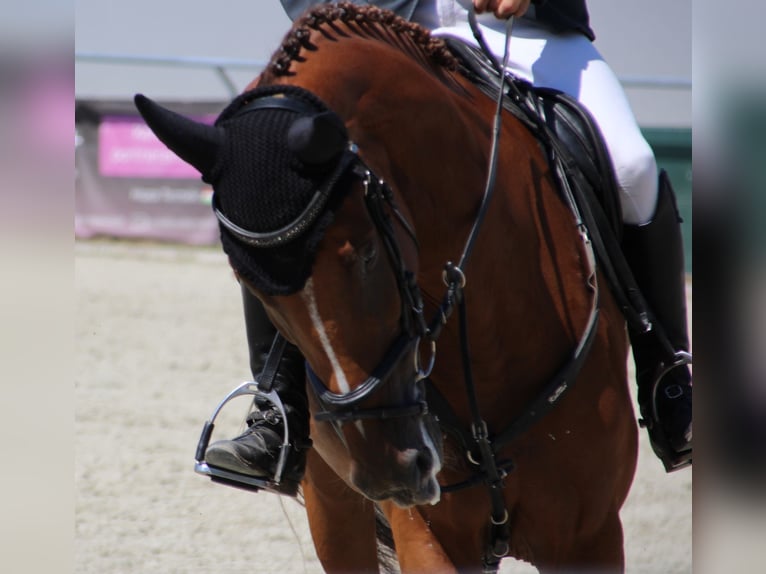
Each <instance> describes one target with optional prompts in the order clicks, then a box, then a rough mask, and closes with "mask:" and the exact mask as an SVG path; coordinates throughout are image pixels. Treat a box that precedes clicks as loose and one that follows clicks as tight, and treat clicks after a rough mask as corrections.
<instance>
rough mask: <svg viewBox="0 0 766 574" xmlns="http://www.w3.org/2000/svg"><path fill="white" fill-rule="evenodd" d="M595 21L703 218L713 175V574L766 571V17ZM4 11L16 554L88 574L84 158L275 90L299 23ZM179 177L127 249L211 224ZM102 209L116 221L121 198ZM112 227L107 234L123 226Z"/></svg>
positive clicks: (265, 14)
mask: <svg viewBox="0 0 766 574" xmlns="http://www.w3.org/2000/svg"><path fill="white" fill-rule="evenodd" d="M588 4H589V7H590V11H591V15H592V23H593V26H594V28H595V30H596V33H597V36H598V39H597V42H596V44H597V46H598V47H599V49H600V50H601V51H602V53H603V54H604V55H605V57H606V59H607V60H608V61H609V62H610V63H611V64H612V66H613V68H614V69H615V71H616V72H617V74H618V76H619V77H620V78H621V79H622V80H623V82H624V84H625V86H626V89H627V91H628V94H629V97H630V99H631V103H632V105H633V107H634V111H635V112H636V115H637V117H638V119H639V122H640V123H641V125H642V126H643V127H644V129H646V130H647V136H648V139H649V140H650V142H652V143H653V145H654V146H655V150H656V151H657V155H658V158H659V160H660V161H661V162H667V163H666V165H667V166H668V167H672V168H673V169H674V170H675V171H674V175H673V179H674V184H675V185H676V187H677V189H678V190H679V193H680V194H684V193H686V192H685V191H684V190H685V189H688V194H687V198H688V199H685V200H683V201H685V202H686V207H685V209H687V210H690V209H691V182H692V173H693V175H694V183H695V185H694V193H693V195H694V213H693V220H694V245H695V250H694V252H695V254H696V258H695V261H694V279H695V281H694V287H695V289H694V290H695V294H696V296H697V301H696V304H695V306H694V310H695V311H694V312H695V320H696V321H695V331H694V350H695V359H696V362H695V371H696V379H697V383H698V387H699V388H700V389H701V390H699V389H698V391H699V392H698V393H697V399H698V400H697V406H696V407H695V416H696V419H697V421H698V424H697V425H696V427H697V438H696V439H695V449H696V451H697V454H696V455H695V457H696V459H695V467H696V469H697V470H696V477H695V485H694V497H695V506H694V519H695V568H694V569H695V571H700V572H710V573H715V572H721V571H725V570H733V569H735V568H736V569H737V570H738V571H740V572H760V571H762V566H763V564H764V563H765V562H766V552H765V551H764V548H763V540H766V520H764V518H766V509H765V508H764V507H765V506H766V501H765V500H764V499H765V498H766V470H764V468H765V467H766V430H765V428H766V361H765V360H764V356H766V353H764V351H765V350H766V344H765V343H766V327H765V326H766V266H765V265H764V241H765V240H766V238H764V231H763V230H764V229H765V228H766V227H764V223H763V222H764V215H766V200H764V197H766V196H765V195H764V192H766V161H765V160H766V86H765V85H764V78H766V62H764V56H763V54H764V50H763V47H762V42H761V38H762V35H763V32H762V28H763V22H764V21H766V6H764V5H763V4H762V3H761V2H758V1H756V0H732V1H730V2H728V3H726V4H725V5H721V4H720V3H714V2H713V1H712V0H693V1H691V0H677V1H674V2H660V1H659V0H648V1H646V2H642V3H627V2H615V1H614V0H591V1H590V2H589V3H588ZM1 5H2V7H3V8H4V10H3V17H2V18H0V125H1V126H2V129H1V130H0V162H1V163H0V165H1V166H2V169H1V171H0V173H2V175H3V177H2V184H0V194H1V195H0V197H1V198H2V200H3V203H2V205H3V208H2V209H1V210H0V239H2V241H0V263H2V264H3V269H4V274H3V280H2V281H0V295H2V298H0V324H1V325H2V329H0V343H1V344H0V364H1V365H2V367H0V368H1V369H2V377H0V381H2V385H3V387H2V388H3V391H4V399H5V403H4V404H5V405H6V406H7V408H6V409H5V415H6V416H5V417H4V418H3V421H2V425H3V426H2V429H3V431H4V436H5V438H6V444H7V447H8V448H7V450H6V452H5V459H6V463H7V464H6V467H7V468H6V472H5V473H3V475H2V478H0V481H2V482H0V484H2V485H3V487H4V488H3V491H4V493H3V497H2V508H3V509H4V511H5V513H6V516H7V517H9V519H7V520H5V521H3V524H2V525H1V526H0V532H2V536H0V539H1V540H2V543H0V552H1V553H2V554H3V556H4V559H5V560H6V562H7V563H10V564H14V563H15V560H19V561H20V562H22V563H23V564H25V566H26V568H25V569H24V570H25V571H30V572H37V571H42V570H43V568H45V569H48V570H51V569H53V570H54V571H69V570H71V568H70V566H71V564H72V560H71V555H72V552H71V533H72V512H73V499H72V494H71V493H72V492H73V489H74V486H73V476H74V472H73V456H72V452H73V449H72V444H71V429H72V416H71V413H72V410H73V407H72V397H71V386H70V385H69V381H71V379H72V374H73V365H72V359H71V357H72V350H73V345H74V344H75V342H73V341H72V336H71V332H72V329H71V325H72V320H73V317H72V315H73V303H72V301H73V290H74V281H73V271H72V250H73V243H72V234H73V231H74V233H75V234H76V235H78V236H81V237H82V238H83V239H84V238H85V237H89V236H90V237H95V236H99V234H101V233H103V232H104V231H103V230H102V229H99V228H98V227H97V226H96V224H98V218H95V222H94V221H93V220H91V221H88V220H81V221H80V223H82V226H81V228H80V231H78V224H77V218H78V210H79V209H81V207H80V205H81V202H80V201H79V199H78V198H79V195H78V194H80V190H81V189H82V188H83V187H84V185H82V186H81V184H82V182H83V181H85V180H86V179H87V178H86V177H83V176H82V174H83V173H84V172H83V171H82V168H81V163H80V159H79V158H78V159H77V164H76V165H77V170H76V171H77V174H78V177H77V179H78V183H77V184H76V185H75V183H74V181H75V178H73V177H72V175H73V173H74V171H73V166H75V162H76V160H75V147H77V148H78V150H79V149H80V147H81V146H86V144H85V142H86V141H87V140H88V138H90V139H91V140H92V139H94V138H95V140H96V143H97V142H98V138H99V126H100V125H101V123H102V120H103V119H104V118H108V119H109V120H110V121H111V122H112V124H111V125H110V124H108V123H107V126H109V127H110V129H112V132H111V134H110V133H108V132H109V130H108V129H107V130H106V132H107V136H106V139H107V140H108V141H109V139H110V138H111V141H112V142H113V143H119V142H120V141H122V140H121V139H120V138H121V137H123V136H124V133H125V132H124V128H125V126H124V124H123V123H121V121H120V117H121V116H125V115H130V114H132V110H131V109H130V106H129V105H128V102H129V101H130V98H131V97H132V94H133V93H135V92H144V93H146V94H147V95H150V96H151V97H154V98H156V99H159V100H161V101H163V102H166V103H178V104H179V105H180V106H190V107H189V108H188V111H190V113H192V114H195V115H199V116H200V117H202V118H205V117H209V115H210V114H215V113H216V111H217V110H219V109H220V108H221V107H222V105H223V103H224V102H226V101H227V100H228V99H229V98H230V96H231V93H232V91H238V90H240V89H241V88H242V87H243V86H244V84H245V83H246V82H247V81H249V79H251V78H252V77H254V76H255V75H256V74H257V73H258V68H259V66H260V65H262V64H263V62H264V61H265V60H266V59H267V58H268V56H269V55H270V52H271V50H272V49H273V48H274V47H275V46H276V45H277V44H278V42H279V40H280V38H281V37H282V35H283V34H284V32H285V31H286V30H287V27H288V25H289V22H288V20H287V18H286V17H285V16H284V14H283V13H282V11H281V8H280V6H279V5H278V3H277V2H264V1H263V0H256V1H250V2H244V1H239V0H228V1H226V2H224V3H219V4H216V5H212V4H209V3H196V2H180V1H175V0H164V1H161V2H156V1H155V2H149V1H146V0H133V1H131V2H125V1H116V0H115V1H109V0H100V1H96V0H77V1H74V2H73V1H72V0H38V1H37V2H34V3H29V2H21V1H20V0H3V1H2V4H1ZM75 25H76V27H75ZM205 59H207V60H208V61H207V62H205V61H204V60H205ZM138 60H141V61H140V62H139V61H138ZM147 60H154V62H147ZM171 60H172V61H171ZM692 76H693V78H694V84H693V89H692V90H691V91H690V90H689V86H690V82H691V78H692ZM657 81H659V83H660V84H661V85H658V84H657ZM75 110H77V111H78V114H77V115H78V117H77V124H76V133H75V141H74V143H75V146H72V139H71V137H72V127H73V125H75ZM181 110H182V111H185V108H181ZM692 125H693V126H694V131H693V132H692V131H691V127H692ZM81 129H82V132H84V133H82V132H81ZM121 129H123V131H121ZM88 130H90V133H88ZM653 130H654V131H653ZM139 137H140V134H139ZM690 137H691V138H692V141H693V147H692V145H691V142H690V140H689V138H690ZM82 149H87V146H86V147H84V148H82ZM113 149H114V150H115V155H114V156H113V157H112V158H111V159H113V160H115V162H114V164H113V169H114V170H116V171H114V172H112V175H104V176H103V177H104V179H105V180H106V179H111V180H118V179H119V180H126V181H127V180H131V179H132V178H134V177H135V175H136V173H135V171H133V172H131V171H130V169H131V168H128V174H125V173H124V172H123V173H122V175H119V173H120V171H119V170H120V169H123V170H124V169H125V166H124V165H122V166H120V165H119V161H118V160H119V159H120V158H122V159H123V160H124V158H125V157H130V148H128V150H127V151H126V150H125V149H122V150H121V149H120V148H119V146H116V145H115V146H114V147H113ZM78 153H80V152H79V151H78ZM88 153H90V154H93V153H96V154H97V153H98V147H96V148H95V150H94V148H91V150H90V151H89V152H88ZM689 154H693V160H694V162H693V170H691V171H690V165H691V164H690V163H689V157H690V155H689ZM139 155H140V154H139ZM85 156H87V154H83V160H82V161H83V164H82V165H85V164H86V159H87V158H86V157H85ZM87 161H90V162H91V164H92V163H93V157H92V156H91V159H90V160H87ZM123 163H124V162H123ZM128 163H129V162H128ZM159 163H162V160H159ZM144 167H146V166H144ZM165 167H166V166H165ZM165 167H163V166H159V167H157V166H155V167H154V168H153V169H155V171H153V172H151V177H146V176H144V178H143V179H144V180H145V181H144V182H143V183H144V184H145V185H143V186H134V187H133V188H131V187H129V186H128V187H123V188H121V189H122V191H121V192H118V193H122V194H123V195H128V196H129V198H130V200H131V202H132V204H133V205H132V207H131V206H130V204H129V205H128V207H127V208H126V206H125V205H123V206H122V207H121V209H127V210H128V211H127V212H128V213H133V211H131V210H133V209H135V211H137V212H138V213H139V214H140V213H142V212H143V213H144V215H143V216H138V217H136V218H128V219H127V222H128V223H129V224H130V225H127V224H126V220H123V221H122V224H123V230H124V229H125V228H127V229H129V231H127V232H125V231H123V232H122V233H126V235H125V237H130V236H131V235H130V233H134V234H135V233H141V232H142V233H146V234H148V235H149V236H151V233H153V232H152V231H151V230H152V229H156V225H155V223H156V224H158V225H160V226H163V225H164V227H165V229H164V233H167V232H168V229H169V228H172V227H173V223H172V220H171V221H169V220H168V219H167V218H166V217H165V215H164V213H163V212H160V216H159V217H157V221H156V222H155V221H151V219H153V216H152V215H151V213H150V212H147V211H146V209H145V208H146V206H148V205H153V206H155V207H160V208H162V207H161V206H163V205H165V204H167V203H170V205H171V206H175V208H180V207H183V208H184V209H189V210H190V211H189V212H190V213H191V214H192V215H189V217H194V218H196V217H197V215H198V212H199V213H202V211H206V210H207V207H206V204H205V202H206V200H207V198H208V195H207V192H206V190H204V189H202V188H201V187H198V184H197V183H196V180H195V179H194V178H188V177H181V178H178V177H170V178H169V177H167V174H164V175H158V174H160V173H162V172H161V169H165ZM132 169H134V170H135V169H138V168H137V167H136V166H135V165H133V168H132ZM170 169H171V173H173V172H172V169H173V168H172V167H171V168H170ZM131 173H132V175H130V174H131ZM91 175H92V177H93V178H95V177H101V176H102V174H99V173H98V172H95V173H94V174H91ZM137 179H140V178H137ZM91 183H92V182H91ZM174 186H177V188H178V189H180V190H181V191H180V192H178V193H177V194H176V193H175V192H174V191H173V190H174V189H176V188H175V187H174ZM91 187H92V188H97V187H98V186H97V185H92V186H91ZM141 187H143V189H141ZM136 188H138V189H137V190H136ZM116 189H120V188H116ZM131 189H133V191H131ZM73 192H74V193H73ZM96 198H98V196H96ZM179 198H180V199H179ZM96 201H102V203H101V206H102V207H103V208H104V209H105V210H107V211H108V209H113V206H111V205H110V204H109V203H108V202H105V200H104V198H103V197H102V198H101V199H97V200H96ZM173 202H174V203H173ZM97 205H98V203H97ZM136 205H137V206H138V208H136ZM689 212H690V211H689ZM109 214H110V217H111V212H109ZM81 215H82V214H81ZM85 215H90V216H92V215H93V212H88V213H85ZM96 215H98V213H96ZM110 217H107V218H105V219H106V221H104V219H102V221H101V224H110V225H115V220H114V218H112V221H111V223H110V222H109V219H110ZM142 217H143V221H142ZM200 217H202V216H200ZM91 219H92V218H91ZM691 220H692V218H691V217H687V218H686V222H685V233H686V234H687V237H691V235H690V232H691V231H690V229H691V226H690V223H691ZM73 221H74V225H73ZM201 221H204V220H199V221H198V222H201ZM117 223H120V222H117ZM89 225H90V227H89ZM142 225H143V227H142ZM201 225H203V224H202V223H201ZM175 226H176V229H177V228H178V227H179V225H178V223H177V222H176V224H175ZM181 227H183V226H181ZM142 229H143V231H141V230H142ZM112 233H114V234H115V236H120V234H119V232H117V231H114V230H112ZM80 234H81V235H80ZM134 236H137V235H134ZM159 238H160V239H162V237H159ZM165 240H172V241H179V240H180V239H170V238H168V237H167V236H166V239H165ZM186 241H191V242H195V241H196V242H200V243H205V242H208V241H214V239H210V238H209V237H199V238H196V239H195V238H193V239H186ZM690 247H691V242H688V245H687V253H688V254H689V255H690V254H691V250H690ZM691 259H692V258H691V256H689V257H688V261H689V263H688V264H687V270H688V271H690V272H691ZM40 540H44V541H45V542H44V547H45V552H41V551H40ZM24 570H15V571H24Z"/></svg>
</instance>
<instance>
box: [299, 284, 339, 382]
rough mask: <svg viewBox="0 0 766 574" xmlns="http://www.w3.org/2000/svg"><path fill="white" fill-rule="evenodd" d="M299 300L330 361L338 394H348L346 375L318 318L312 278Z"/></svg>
mask: <svg viewBox="0 0 766 574" xmlns="http://www.w3.org/2000/svg"><path fill="white" fill-rule="evenodd" d="M301 298H302V299H303V301H304V302H305V303H306V306H307V307H308V310H309V317H311V323H312V324H313V325H314V329H316V332H317V334H318V335H319V341H320V342H321V343H322V348H323V349H324V352H325V354H326V355H327V358H328V359H329V360H330V365H332V371H333V374H334V375H335V380H336V382H337V383H338V388H339V389H340V392H342V393H348V392H350V391H351V387H350V386H349V384H348V380H346V375H345V373H344V372H343V369H341V368H340V362H339V361H338V356H337V355H336V354H335V351H334V350H333V348H332V343H330V337H328V336H327V331H325V328H324V323H323V322H322V317H320V316H319V309H317V302H316V298H315V297H314V279H313V278H312V277H309V280H308V281H306V287H304V289H303V292H302V293H301Z"/></svg>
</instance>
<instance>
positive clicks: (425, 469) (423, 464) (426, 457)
mask: <svg viewBox="0 0 766 574" xmlns="http://www.w3.org/2000/svg"><path fill="white" fill-rule="evenodd" d="M433 465H434V457H433V455H432V454H431V451H430V450H421V451H420V452H418V456H417V457H416V458H415V468H417V469H418V471H419V472H420V475H421V477H426V476H428V475H429V474H431V469H433Z"/></svg>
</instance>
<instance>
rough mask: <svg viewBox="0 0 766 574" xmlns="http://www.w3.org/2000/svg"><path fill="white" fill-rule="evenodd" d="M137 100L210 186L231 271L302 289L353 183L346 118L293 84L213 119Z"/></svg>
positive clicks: (277, 287)
mask: <svg viewBox="0 0 766 574" xmlns="http://www.w3.org/2000/svg"><path fill="white" fill-rule="evenodd" d="M136 106H137V107H138V109H139V111H140V112H141V114H142V115H143V116H144V119H145V120H146V122H147V124H148V125H149V127H150V128H151V129H152V130H153V131H154V132H155V133H156V134H157V136H158V137H159V138H160V139H161V140H162V141H163V142H164V143H165V144H166V145H168V147H169V148H170V149H171V150H173V151H174V152H175V153H176V154H177V155H179V156H180V157H181V158H182V159H184V160H186V161H188V162H189V163H191V164H192V165H194V166H195V167H197V168H198V169H199V170H200V171H201V172H202V179H203V180H204V181H205V182H207V183H210V184H211V185H212V186H213V191H214V195H213V207H214V209H215V211H216V216H217V217H218V219H219V227H220V230H221V242H222V245H223V249H224V251H225V252H226V254H227V255H228V256H229V259H230V261H231V264H232V266H233V267H234V269H236V271H237V272H238V273H239V274H240V275H241V276H242V277H244V278H245V279H247V280H248V281H249V282H250V283H252V284H253V285H254V286H255V287H256V288H257V289H259V290H260V291H262V292H264V293H266V294H268V295H287V294H290V293H294V292H296V291H299V290H300V289H302V288H303V286H304V285H305V282H306V280H307V279H308V277H309V275H310V274H311V268H312V265H313V262H314V259H315V256H316V250H317V247H318V244H319V242H320V240H321V239H322V236H323V234H324V231H325V230H326V229H327V226H328V225H329V224H330V223H331V222H332V220H333V216H334V211H335V210H336V209H337V207H338V205H339V204H340V201H341V200H342V199H343V198H344V197H345V195H346V193H347V191H348V190H349V189H350V187H351V185H350V183H351V182H350V179H349V171H350V170H349V169H348V168H349V166H350V165H351V163H352V160H353V158H354V157H355V155H354V154H353V153H352V152H350V151H348V147H349V142H348V134H347V132H346V128H345V125H344V124H343V121H342V120H341V119H340V118H339V117H338V116H337V115H336V114H335V113H333V112H331V111H330V110H329V109H328V108H327V106H326V105H325V104H324V103H323V102H322V101H321V100H319V98H317V97H316V96H314V95H313V94H312V93H310V92H308V91H306V90H304V89H302V88H299V87H296V86H267V87H263V88H256V89H255V90H251V91H249V92H246V93H244V94H241V95H240V96H238V97H237V98H235V99H234V100H233V101H232V102H231V103H230V104H229V105H228V106H227V107H226V109H224V111H223V112H222V113H221V115H220V116H219V117H218V119H217V120H216V122H215V125H214V126H202V124H196V123H195V122H192V121H191V120H188V119H186V118H183V117H180V116H177V114H174V113H173V112H170V111H169V110H165V109H164V108H159V110H158V109H156V108H157V107H158V106H157V104H154V102H151V100H148V99H146V98H143V96H136ZM200 126H202V127H200ZM190 140H193V141H190Z"/></svg>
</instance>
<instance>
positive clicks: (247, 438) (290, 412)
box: [205, 285, 311, 495]
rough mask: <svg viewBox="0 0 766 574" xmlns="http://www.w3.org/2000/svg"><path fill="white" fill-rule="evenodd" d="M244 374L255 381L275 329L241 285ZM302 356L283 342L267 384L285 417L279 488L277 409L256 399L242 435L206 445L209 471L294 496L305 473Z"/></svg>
mask: <svg viewBox="0 0 766 574" xmlns="http://www.w3.org/2000/svg"><path fill="white" fill-rule="evenodd" d="M242 300H243V305H244V310H245V326H246V329H247V343H248V347H249V350H250V369H251V370H252V372H253V376H254V377H255V379H256V381H258V380H259V379H260V376H261V373H262V371H263V370H264V366H265V365H266V359H267V357H268V355H269V351H270V349H271V345H272V342H273V340H274V336H275V335H276V333H277V330H276V329H275V328H274V326H273V325H272V324H271V321H269V318H268V316H267V315H266V311H265V310H264V308H263V304H262V303H261V302H260V301H259V300H258V299H257V298H256V297H255V296H254V295H253V294H252V293H250V291H249V290H248V289H247V287H245V286H244V285H242ZM304 365H305V363H304V359H303V355H301V353H300V351H299V350H298V348H297V347H296V346H295V345H292V344H290V343H286V346H285V349H284V352H283V354H282V358H281V361H280V362H279V364H278V367H277V371H276V375H275V376H274V379H273V387H272V390H273V391H275V392H276V394H277V395H279V398H280V400H281V401H282V404H283V405H284V408H285V412H286V415H287V425H288V429H289V431H290V432H289V436H290V449H289V451H288V453H287V456H286V462H285V465H284V469H283V472H282V476H281V478H280V480H279V483H278V484H277V483H275V481H274V478H275V473H276V471H277V462H278V460H279V455H280V452H281V448H282V443H283V439H284V424H285V421H283V420H282V415H281V413H280V411H279V409H278V408H277V407H276V406H275V405H274V404H273V403H272V402H271V401H269V400H267V399H265V398H263V397H261V396H258V395H256V398H255V401H254V402H255V407H256V408H255V410H254V411H253V412H252V413H250V415H249V416H248V417H247V419H246V422H247V425H248V428H247V430H245V432H244V433H242V434H241V435H240V436H238V437H236V438H234V439H232V440H222V441H218V442H215V443H213V444H212V445H210V446H209V447H208V449H207V451H206V452H205V459H206V462H207V464H208V465H209V466H212V467H219V468H223V469H225V470H228V471H231V472H234V473H237V474H244V475H248V476H252V477H256V478H262V479H263V480H264V482H265V483H266V485H267V486H265V487H266V488H268V489H269V490H275V491H277V492H279V493H282V494H289V495H294V494H295V493H296V491H297V489H298V483H299V482H300V481H301V479H302V478H303V473H304V470H305V468H306V450H307V449H308V448H309V447H310V446H311V439H310V438H309V411H308V402H307V398H306V386H305V385H306V375H305V372H306V371H305V366H304Z"/></svg>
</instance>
